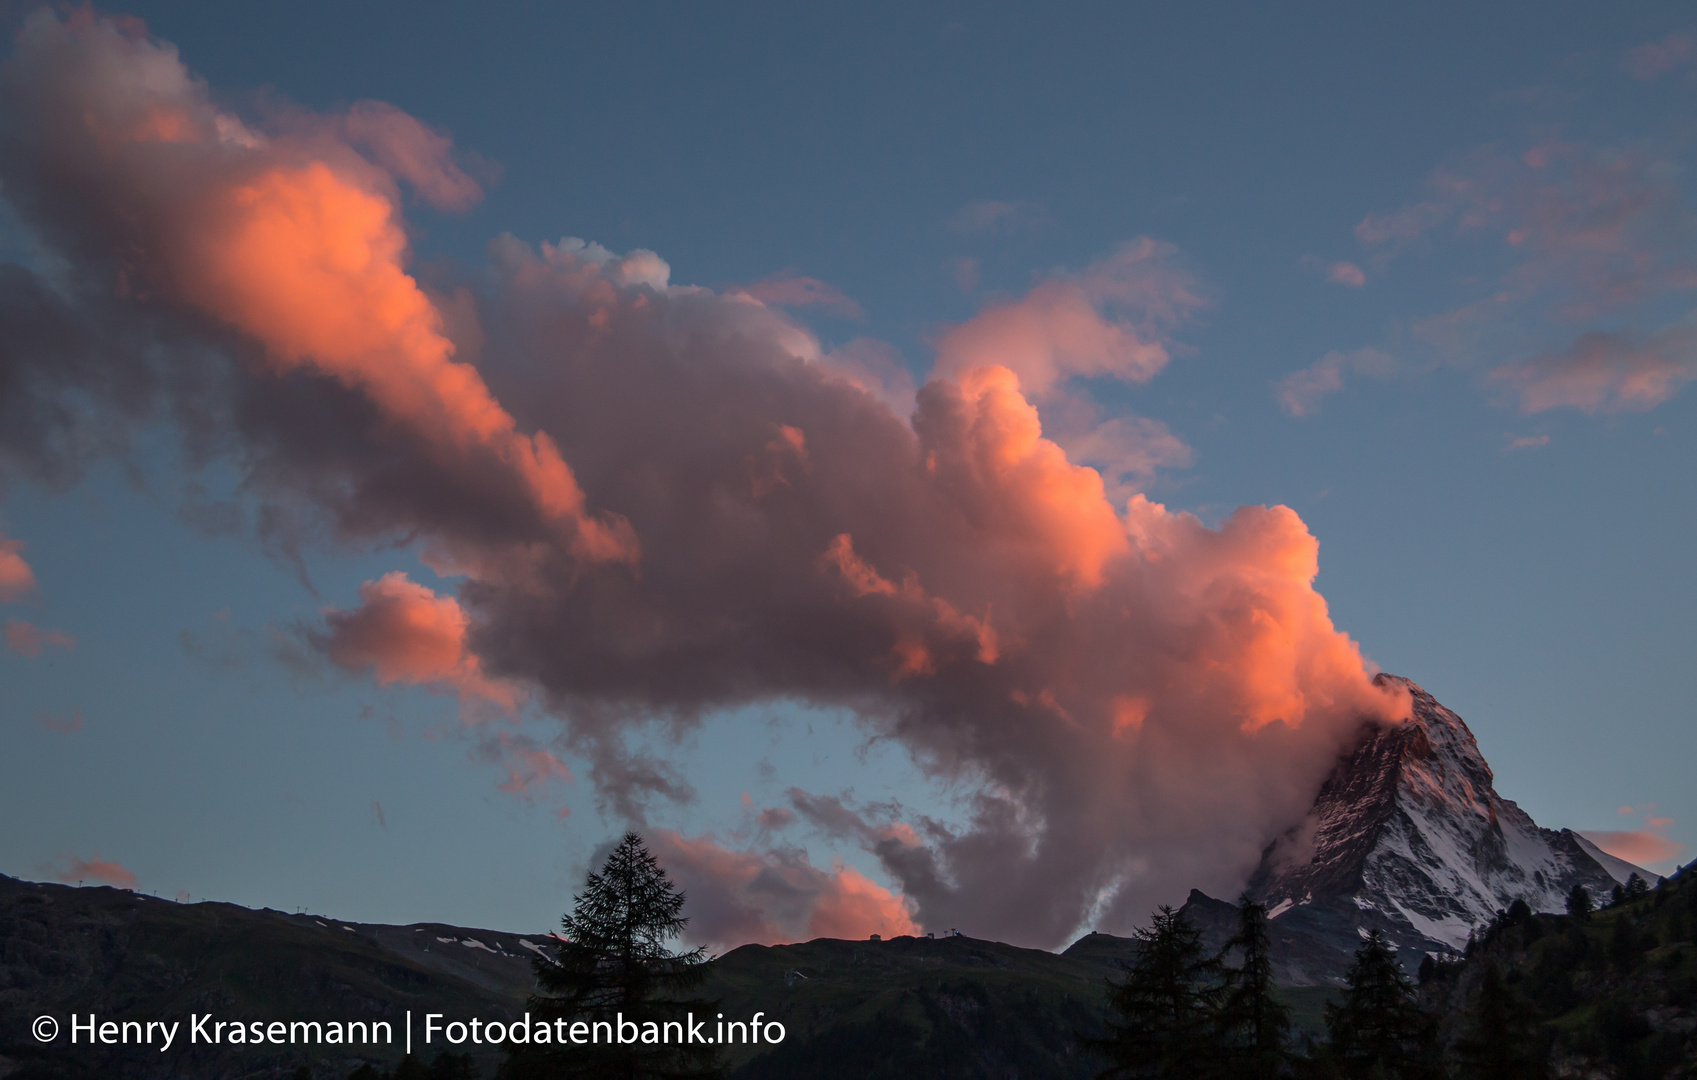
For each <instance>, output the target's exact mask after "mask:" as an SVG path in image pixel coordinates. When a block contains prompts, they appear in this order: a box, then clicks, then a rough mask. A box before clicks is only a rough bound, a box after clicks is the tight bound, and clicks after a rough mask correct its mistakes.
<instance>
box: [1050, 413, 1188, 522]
mask: <svg viewBox="0 0 1697 1080" xmlns="http://www.w3.org/2000/svg"><path fill="white" fill-rule="evenodd" d="M1056 441H1057V442H1059V443H1060V444H1061V446H1063V447H1065V449H1066V452H1067V458H1068V459H1069V460H1071V461H1076V462H1078V463H1080V464H1082V465H1089V466H1092V467H1093V468H1095V469H1096V470H1097V471H1098V472H1100V473H1101V474H1102V481H1103V484H1104V486H1105V488H1106V490H1107V491H1108V494H1109V497H1110V498H1111V499H1113V501H1115V502H1124V501H1125V500H1126V499H1127V498H1129V497H1130V496H1131V495H1132V494H1134V493H1135V492H1137V491H1140V490H1142V488H1143V487H1144V486H1145V485H1147V484H1148V483H1149V481H1151V480H1152V479H1154V476H1155V473H1156V472H1157V471H1159V470H1161V469H1181V468H1184V467H1186V466H1188V465H1189V464H1190V461H1191V450H1190V447H1189V446H1188V445H1186V444H1185V442H1184V440H1183V439H1180V438H1179V437H1178V436H1177V435H1174V434H1173V433H1172V432H1171V431H1169V430H1168V429H1167V425H1165V424H1163V423H1161V422H1160V421H1159V420H1150V419H1148V418H1147V417H1142V416H1119V417H1115V418H1114V419H1112V420H1107V421H1104V422H1102V423H1100V424H1097V425H1095V426H1094V427H1091V428H1089V429H1088V430H1086V431H1084V432H1082V433H1081V434H1078V435H1073V436H1071V437H1066V436H1059V435H1058V436H1057V437H1056Z"/></svg>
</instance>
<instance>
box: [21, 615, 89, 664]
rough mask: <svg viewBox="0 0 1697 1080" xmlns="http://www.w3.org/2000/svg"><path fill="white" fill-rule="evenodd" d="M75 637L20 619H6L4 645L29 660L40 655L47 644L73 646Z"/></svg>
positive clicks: (64, 646) (65, 647) (60, 646)
mask: <svg viewBox="0 0 1697 1080" xmlns="http://www.w3.org/2000/svg"><path fill="white" fill-rule="evenodd" d="M76 643H77V640H76V638H73V637H72V636H71V635H69V634H66V633H62V632H60V631H58V630H43V629H41V628H39V627H37V626H36V625H35V624H34V623H28V622H25V621H24V620H22V619H7V620H6V647H7V648H8V649H11V650H12V651H13V652H15V653H17V654H18V655H20V656H27V657H29V658H30V659H31V660H34V659H35V658H36V657H38V656H40V655H41V654H42V652H43V651H44V650H46V649H47V648H48V647H49V646H51V647H53V648H58V649H69V648H73V647H74V646H75V645H76Z"/></svg>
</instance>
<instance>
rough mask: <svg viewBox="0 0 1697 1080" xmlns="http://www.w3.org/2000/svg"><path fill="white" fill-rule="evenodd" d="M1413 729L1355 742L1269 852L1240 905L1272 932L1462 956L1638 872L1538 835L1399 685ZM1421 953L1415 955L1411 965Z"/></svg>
mask: <svg viewBox="0 0 1697 1080" xmlns="http://www.w3.org/2000/svg"><path fill="white" fill-rule="evenodd" d="M1374 681H1375V682H1378V683H1380V684H1385V683H1396V684H1399V685H1401V686H1403V687H1406V688H1407V690H1408V692H1409V694H1410V695H1411V697H1412V699H1413V706H1414V707H1413V715H1412V717H1411V718H1410V719H1409V720H1407V721H1404V722H1402V723H1397V724H1374V725H1372V726H1370V727H1369V728H1367V729H1364V731H1363V733H1362V737H1361V739H1360V741H1359V743H1358V744H1357V746H1356V748H1355V750H1354V751H1353V752H1352V753H1350V754H1349V755H1348V756H1347V757H1345V758H1344V759H1342V760H1341V761H1339V763H1338V765H1337V767H1336V768H1335V769H1334V770H1333V771H1332V774H1331V776H1330V777H1329V778H1328V779H1327V780H1326V783H1325V785H1324V786H1322V787H1321V789H1320V794H1319V797H1318V798H1316V799H1315V801H1314V806H1313V808H1312V809H1311V810H1310V811H1309V813H1308V815H1307V817H1306V818H1304V820H1303V821H1302V822H1301V823H1300V824H1298V825H1297V826H1296V827H1295V828H1293V829H1291V830H1290V831H1289V832H1288V833H1286V834H1285V835H1284V836H1282V837H1280V838H1279V840H1278V841H1276V842H1275V843H1274V844H1272V845H1271V846H1269V847H1268V848H1267V851H1266V852H1265V854H1264V855H1263V856H1262V859H1261V865H1260V867H1259V868H1258V869H1257V870H1256V871H1255V874H1254V875H1253V876H1252V877H1251V878H1250V881H1249V887H1248V893H1249V895H1250V896H1251V897H1253V898H1254V899H1256V900H1257V901H1259V902H1261V903H1264V904H1266V905H1267V906H1268V908H1269V910H1270V911H1271V913H1272V914H1273V915H1274V916H1275V919H1276V921H1277V922H1279V923H1286V924H1287V925H1290V924H1296V925H1291V926H1290V928H1291V929H1292V930H1295V929H1297V927H1298V926H1302V927H1304V928H1306V930H1307V931H1308V932H1309V933H1312V934H1315V935H1318V936H1321V937H1324V938H1326V939H1328V940H1330V939H1337V940H1336V941H1335V942H1333V943H1334V944H1335V945H1337V946H1338V947H1340V948H1341V947H1343V946H1344V945H1345V944H1347V943H1348V942H1351V941H1353V940H1355V939H1356V938H1357V937H1358V936H1359V935H1364V934H1365V933H1366V932H1367V931H1369V930H1373V929H1379V930H1382V931H1384V932H1385V934H1386V936H1387V937H1389V938H1390V939H1391V940H1392V941H1393V942H1394V943H1396V944H1397V945H1398V947H1399V948H1409V947H1412V948H1414V949H1417V950H1419V951H1420V952H1440V953H1441V952H1445V951H1449V950H1458V949H1460V948H1461V947H1462V946H1463V945H1464V944H1465V943H1466V941H1467V936H1468V934H1469V933H1470V932H1472V931H1473V930H1475V929H1478V928H1480V927H1482V926H1484V925H1485V924H1486V923H1487V922H1489V921H1490V919H1491V917H1492V916H1493V915H1495V914H1496V912H1498V911H1500V910H1502V909H1504V908H1506V907H1508V906H1509V905H1510V904H1511V903H1513V902H1514V901H1515V900H1516V899H1523V900H1525V901H1526V902H1527V903H1528V904H1530V905H1531V906H1532V909H1533V910H1534V911H1561V910H1563V908H1564V906H1565V904H1566V901H1567V895H1568V893H1569V892H1570V891H1571V890H1572V888H1573V886H1574V885H1576V884H1578V885H1584V886H1585V887H1586V888H1587V889H1588V890H1590V891H1591V893H1592V895H1593V896H1596V897H1598V898H1601V897H1602V896H1605V895H1607V893H1608V892H1609V891H1610V890H1612V889H1613V887H1614V885H1615V884H1616V882H1617V881H1623V880H1624V879H1625V878H1626V877H1627V876H1628V875H1629V874H1631V873H1632V872H1634V871H1636V872H1637V873H1638V874H1640V875H1641V876H1643V877H1644V878H1645V879H1646V880H1651V881H1653V880H1654V877H1653V875H1651V874H1649V873H1648V872H1646V871H1643V870H1640V869H1639V868H1637V867H1635V866H1632V865H1631V864H1630V863H1625V862H1622V861H1621V860H1619V859H1616V858H1614V857H1613V856H1609V855H1606V854H1603V853H1602V852H1600V851H1598V850H1597V849H1596V848H1595V846H1594V845H1592V844H1590V843H1589V842H1587V841H1585V840H1583V839H1582V838H1581V837H1579V835H1578V834H1576V833H1574V832H1572V831H1571V830H1568V829H1563V830H1561V831H1560V832H1555V831H1552V830H1550V829H1544V828H1540V827H1539V826H1538V825H1537V823H1535V822H1534V821H1533V820H1532V819H1531V818H1530V817H1529V816H1527V814H1526V812H1525V811H1524V810H1522V809H1520V807H1518V806H1516V805H1515V804H1514V803H1513V802H1511V801H1510V800H1508V799H1504V798H1503V797H1501V796H1500V795H1498V794H1497V792H1496V790H1495V788H1494V787H1493V786H1492V779H1493V778H1492V775H1491V767H1490V765H1488V764H1486V762H1485V758H1484V756H1483V755H1481V754H1480V753H1479V745H1478V743H1477V742H1476V741H1474V738H1473V733H1472V732H1471V731H1469V730H1468V728H1467V725H1466V724H1465V723H1464V722H1463V721H1462V719H1461V717H1459V716H1457V715H1456V714H1455V713H1453V712H1451V711H1450V710H1449V709H1446V708H1444V707H1443V706H1442V705H1440V704H1438V702H1437V701H1436V700H1435V699H1433V697H1432V695H1430V694H1428V693H1427V692H1426V691H1424V690H1422V689H1421V688H1420V687H1419V686H1416V685H1415V684H1414V683H1413V682H1411V681H1410V680H1408V679H1404V678H1401V677H1399V676H1395V675H1379V676H1377V677H1376V678H1375V680H1374ZM1419 954H1420V953H1419V952H1416V953H1414V954H1412V955H1413V956H1414V957H1415V958H1418V956H1419Z"/></svg>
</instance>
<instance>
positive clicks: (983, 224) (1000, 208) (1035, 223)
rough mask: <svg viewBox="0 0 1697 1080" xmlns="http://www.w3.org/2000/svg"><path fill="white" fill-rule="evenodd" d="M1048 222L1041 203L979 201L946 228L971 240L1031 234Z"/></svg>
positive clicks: (962, 210)
mask: <svg viewBox="0 0 1697 1080" xmlns="http://www.w3.org/2000/svg"><path fill="white" fill-rule="evenodd" d="M1049 221H1050V217H1049V212H1048V211H1047V210H1045V209H1043V207H1042V206H1041V205H1040V204H1038V203H1033V202H1002V201H999V200H995V199H980V200H978V201H977V202H970V203H967V204H966V205H965V206H963V207H961V208H960V209H959V210H956V211H955V212H954V213H953V214H950V215H949V220H948V221H947V222H946V224H947V225H948V227H949V231H951V232H954V233H958V234H959V235H961V236H971V235H974V234H977V233H1002V234H1009V233H1019V232H1030V231H1033V230H1036V229H1040V228H1042V227H1043V226H1045V225H1047V224H1048V223H1049Z"/></svg>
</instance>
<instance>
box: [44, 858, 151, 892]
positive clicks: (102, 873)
mask: <svg viewBox="0 0 1697 1080" xmlns="http://www.w3.org/2000/svg"><path fill="white" fill-rule="evenodd" d="M56 876H57V877H58V879H59V880H60V881H62V882H64V883H65V884H67V885H73V884H80V883H81V882H84V881H96V882H99V883H100V884H102V885H111V886H113V887H114V888H118V889H131V890H133V889H135V887H136V876H135V875H134V874H132V873H130V872H129V871H128V870H126V869H124V868H123V866H121V865H120V864H118V863H116V862H109V861H107V860H105V859H102V858H101V857H100V856H99V855H94V856H92V857H90V858H87V859H72V860H71V864H70V868H69V869H67V870H64V871H63V872H61V873H59V874H58V875H56Z"/></svg>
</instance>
